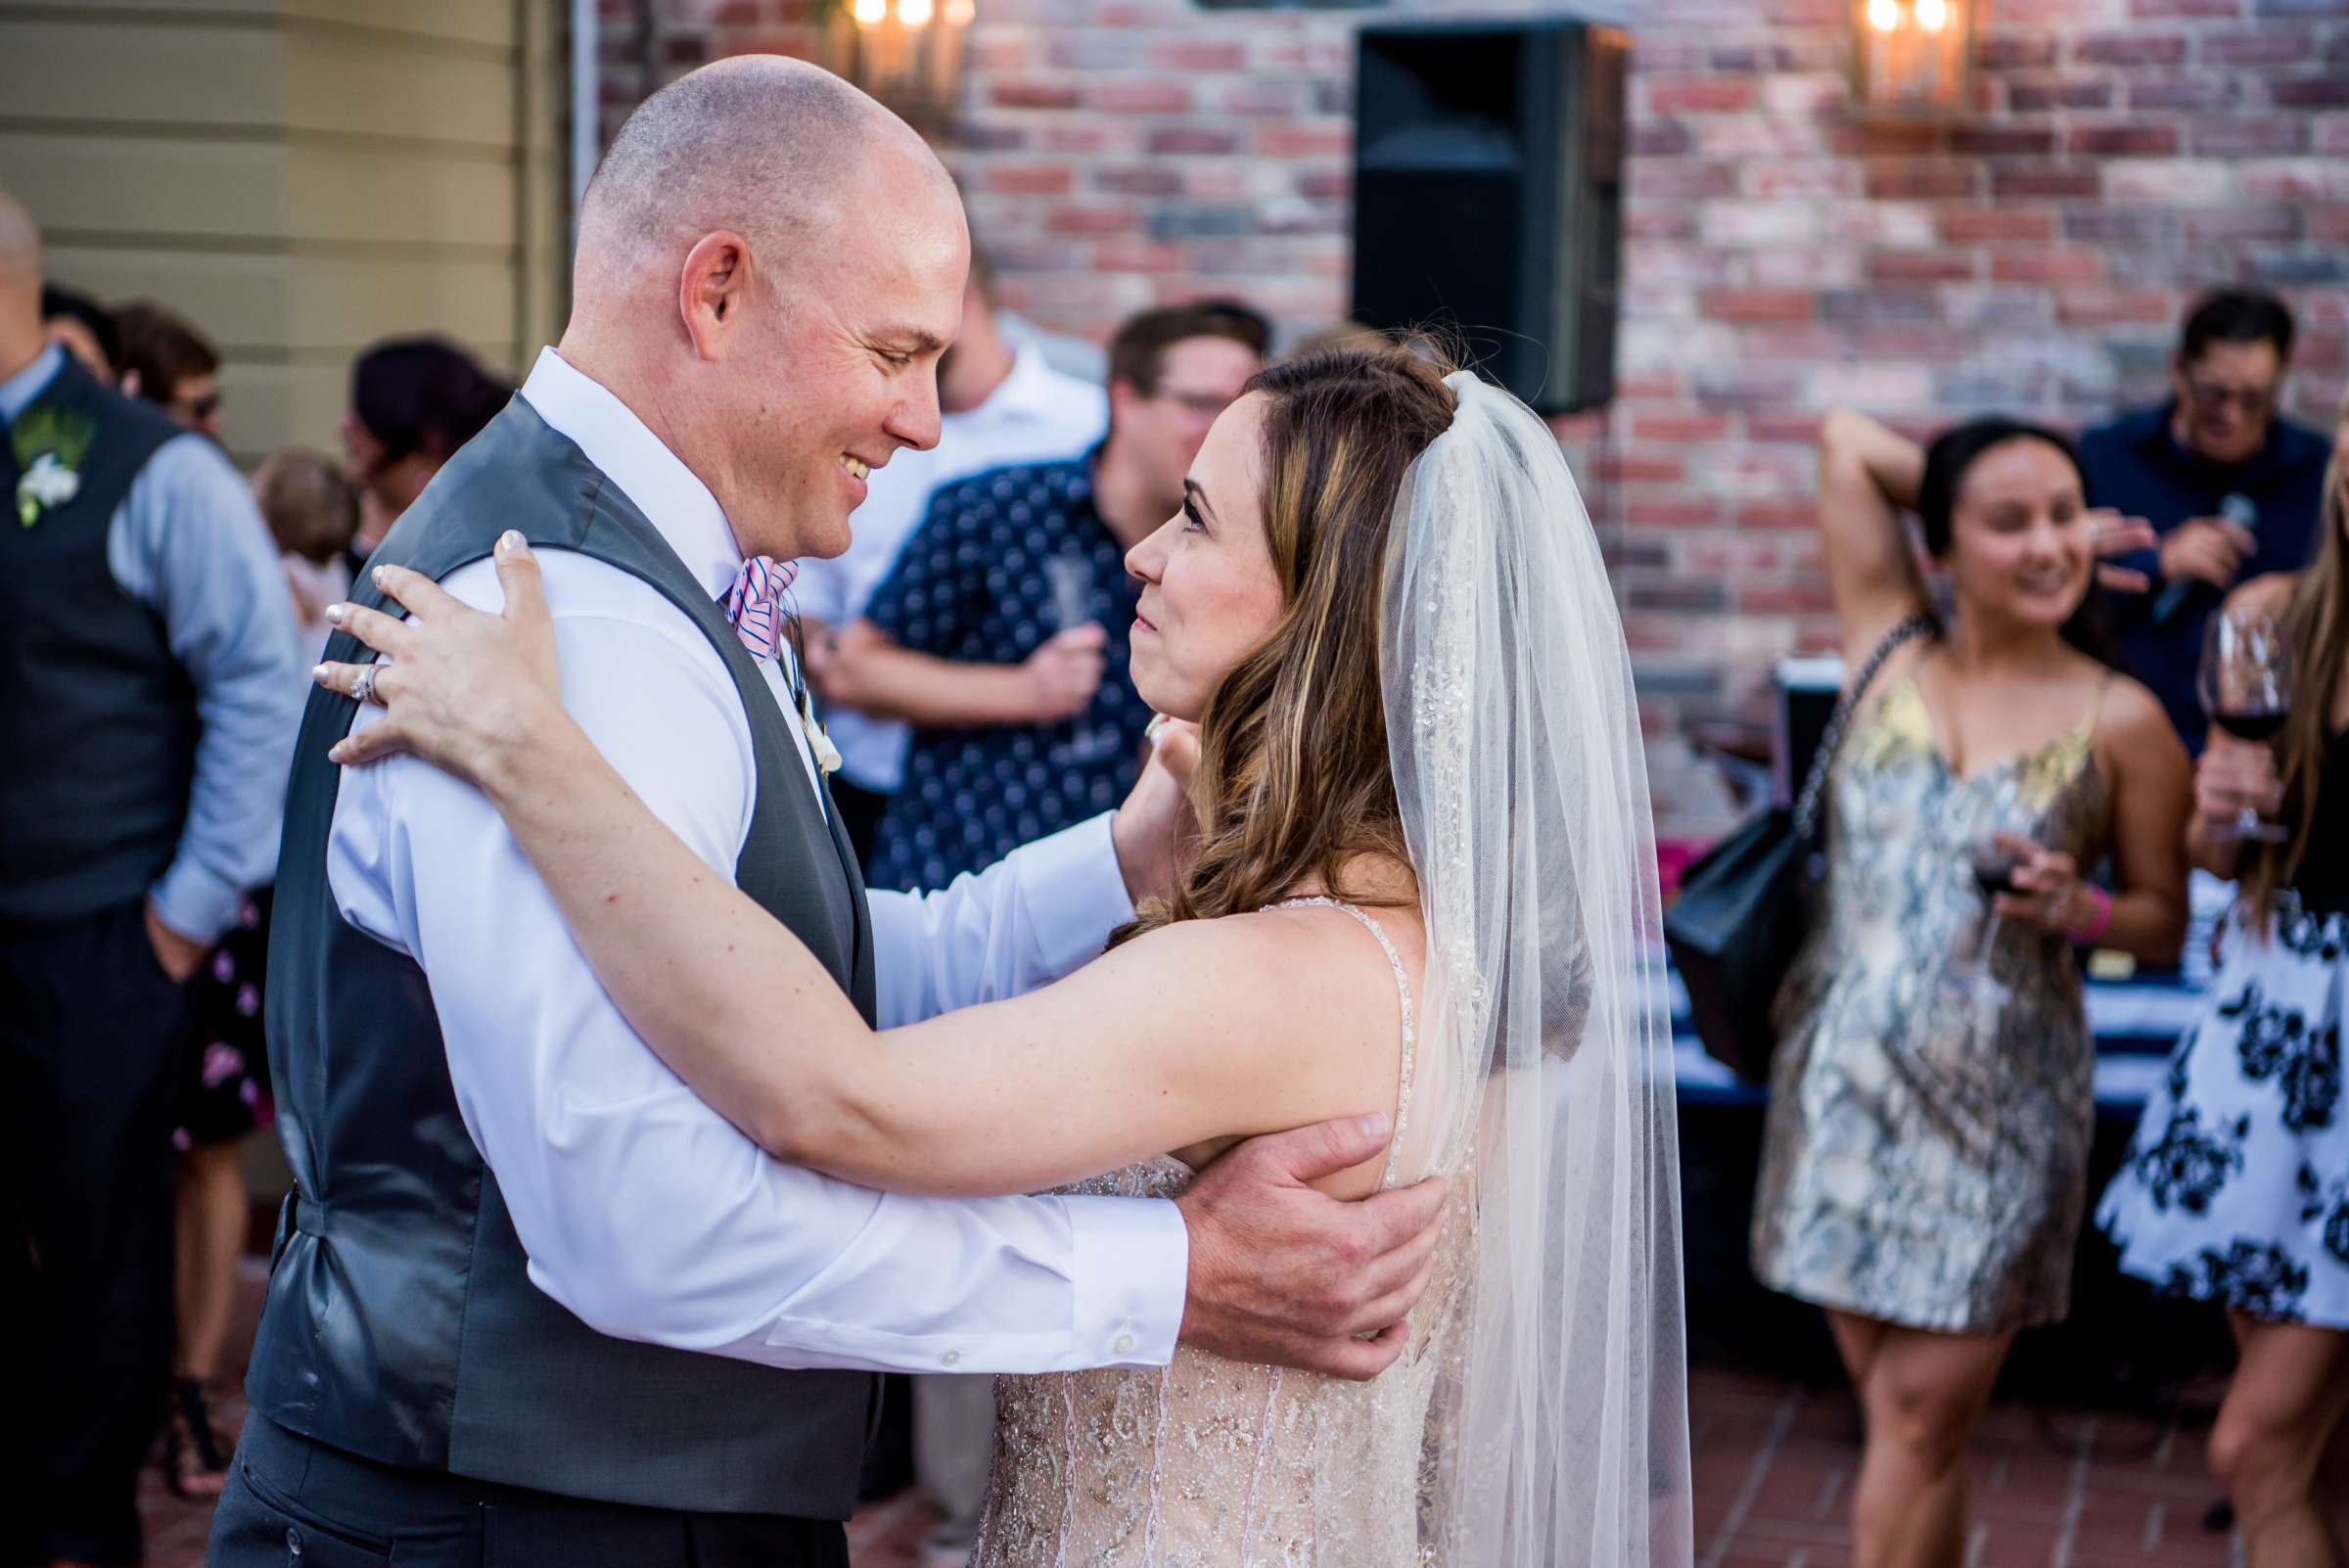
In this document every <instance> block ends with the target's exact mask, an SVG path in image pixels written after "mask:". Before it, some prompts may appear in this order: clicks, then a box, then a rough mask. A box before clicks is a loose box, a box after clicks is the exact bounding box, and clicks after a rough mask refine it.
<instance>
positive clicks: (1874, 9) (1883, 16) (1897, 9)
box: [858, 0, 1901, 32]
mask: <svg viewBox="0 0 2349 1568" xmlns="http://www.w3.org/2000/svg"><path fill="white" fill-rule="evenodd" d="M858 3H859V4H862V3H863V0H858ZM1867 24H1868V25H1869V26H1871V27H1873V28H1875V29H1876V31H1878V32H1891V31H1892V30H1893V29H1894V28H1896V27H1898V26H1899V25H1900V24H1901V0H1867Z"/></svg>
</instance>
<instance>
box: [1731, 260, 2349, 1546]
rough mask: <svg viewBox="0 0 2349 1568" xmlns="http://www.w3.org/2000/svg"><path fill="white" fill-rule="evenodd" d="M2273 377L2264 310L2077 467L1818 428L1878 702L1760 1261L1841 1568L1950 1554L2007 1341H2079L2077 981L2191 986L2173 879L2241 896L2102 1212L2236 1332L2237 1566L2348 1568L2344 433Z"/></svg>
mask: <svg viewBox="0 0 2349 1568" xmlns="http://www.w3.org/2000/svg"><path fill="white" fill-rule="evenodd" d="M2291 346H2292V319H2291V316H2290V314H2289V313H2288V312H2287V311H2286V310H2285V308H2284V306H2283V305H2282V304H2281V303H2280V301H2278V300H2275V299H2272V298H2270V297H2268V296H2265V295H2261V294H2256V293H2247V292H2242V291H2223V292H2220V293H2217V294H2214V295H2212V296H2210V297H2208V298H2207V299H2205V300H2201V301H2199V302H2198V303H2197V304H2196V305H2195V307H2194V308H2193V310H2192V311H2191V313H2190V315H2189V316H2188V319H2187V321H2186V324H2185V330H2184V334H2183V338H2182V341H2181V343H2180V346H2179V348H2178V351H2177V353H2176V356H2175V360H2174V366H2173V378H2172V383H2173V384H2172V394H2171V396H2170V398H2169V399H2168V400H2167V401H2166V402H2165V403H2164V404H2162V405H2161V406H2159V407H2156V408H2149V409H2145V410H2142V411H2140V412H2137V413H2134V414H2130V415H2126V416H2124V417H2122V418H2120V419H2118V420H2115V421H2114V422H2112V423H2111V424H2108V425H2105V426H2102V427H2099V428H2097V429H2096V430H2093V431H2091V432H2089V433H2088V434H2087V435H2086V437H2085V438H2082V439H2081V440H2080V441H2079V442H2077V443H2075V442H2074V441H2073V440H2071V439H2070V438H2068V437H2066V436H2065V435H2064V434H2062V433H2060V432H2057V431H2053V430H2050V429H2047V428H2044V427H2041V426H2037V425H2033V424H2030V423H2027V422H2024V421H2019V420H2013V419H2004V418H1981V419H1973V420H1968V421H1966V422H1964V423H1962V424H1959V425H1957V426H1956V427H1955V428H1952V429H1949V430H1947V431H1944V432H1943V433H1941V434H1940V435H1939V436H1938V437H1936V438H1934V439H1933V440H1931V441H1930V442H1929V443H1927V444H1924V445H1919V444H1918V443H1917V442H1916V441H1913V440H1911V439H1909V438H1905V437H1904V436H1902V435H1899V434H1897V433H1895V432H1894V431H1892V430H1890V429H1888V428H1887V427H1886V426H1884V425H1883V424H1880V423H1878V422H1877V421H1875V420H1872V419H1869V418H1867V417H1865V416H1864V415H1861V414H1858V413H1855V412H1849V411H1845V412H1839V413H1836V414H1833V415H1830V416H1829V417H1828V418H1827V420H1826V422H1825V425H1824V428H1823V431H1822V434H1821V438H1820V483H1819V529H1820V531H1821V535H1822V539H1823V545H1824V557H1825V562H1826V568H1827V575H1828V577H1829V580H1830V585H1831V587H1832V590H1833V594H1834V602H1835V607H1836V611H1837V614H1838V618H1839V621H1840V623H1841V628H1842V633H1843V639H1844V645H1843V650H1842V651H1843V654H1844V658H1845V662H1846V666H1847V668H1848V669H1852V670H1854V671H1856V672H1865V671H1866V670H1867V669H1870V668H1871V667H1874V668H1875V669H1876V672H1875V674H1874V677H1873V678H1872V679H1870V680H1867V681H1866V683H1865V688H1864V689H1856V690H1853V691H1851V692H1848V693H1847V702H1849V703H1850V705H1851V713H1852V720H1851V723H1850V725H1849V727H1848V728H1847V729H1846V730H1845V731H1844V732H1843V735H1842V740H1841V744H1840V747H1839V748H1838V749H1837V750H1836V751H1835V752H1834V754H1833V762H1832V771H1831V773H1830V774H1829V782H1828V787H1827V792H1826V795H1825V797H1824V813H1823V818H1824V822H1825V840H1824V867H1825V869H1824V874H1823V878H1822V881H1821V883H1820V885H1819V894H1818V901H1817V906H1816V919H1815V923H1814V924H1813V926H1812V928H1811V930H1810V931H1809V933H1808V935H1807V938H1806V940H1805V942H1804V945H1802V947H1801V949H1800V951H1799V953H1798V955H1797V957H1796V959H1795V962H1794V966H1793V969H1792V971H1791V973H1790V974H1789V976H1788V977H1787V980H1786V983H1785V985H1784V986H1783V988H1782V989H1781V991H1780V992H1779V995H1778V999H1777V1006H1776V1012H1775V1018H1774V1022H1775V1024H1776V1025H1777V1031H1778V1040H1779V1043H1778V1047H1777V1054H1776V1056H1775V1058H1774V1060H1773V1069H1772V1077H1771V1084H1770V1096H1769V1107H1768V1112H1767V1125H1766V1129H1765V1138H1764V1150H1763V1159H1762V1168H1761V1173H1760V1177H1759V1181H1758V1185H1757V1191H1756V1200H1755V1211H1754V1221H1753V1230H1752V1238H1751V1242H1752V1247H1751V1250H1752V1260H1753V1267H1754V1271H1755V1273H1756V1275H1757V1276H1758V1277H1759V1278H1760V1279H1761V1280H1762V1282H1763V1283H1764V1284H1766V1285H1768V1286H1771V1287H1772V1288H1773V1289H1776V1290H1779V1291H1783V1292H1785V1293H1787V1294H1789V1295H1792V1296H1794V1297H1796V1298H1798V1299H1800V1300H1803V1301H1806V1302H1810V1303H1813V1304H1815V1305H1817V1306H1819V1307H1820V1308H1822V1309H1824V1311H1825V1313H1826V1315H1827V1318H1828V1321H1829V1324H1830V1326H1831V1328H1832V1330H1833V1337H1834V1341H1835V1345H1836V1349H1837V1351H1838V1353H1839V1355H1840V1357H1841V1360H1842V1362H1843V1365H1844V1368H1845V1370H1846V1372H1847V1373H1848V1374H1849V1376H1850V1378H1851V1381H1852V1384H1853V1387H1854V1389H1855V1392H1856V1393H1857V1395H1858V1398H1859V1402H1860V1406H1861V1409H1862V1413H1863V1418H1864V1423H1865V1457H1864V1460H1863V1463H1862V1466H1861V1469H1860V1472H1859V1475H1858V1477H1857V1480H1856V1483H1855V1486H1854V1489H1853V1494H1852V1504H1851V1506H1852V1524H1853V1542H1854V1555H1853V1560H1854V1562H1855V1563H1857V1564H1860V1565H1862V1568H1878V1565H1895V1564H1919V1565H1922V1564H1945V1563H1947V1564H1954V1563H1957V1562H1958V1561H1960V1560H1961V1559H1962V1558H1963V1556H1964V1550H1965V1541H1966V1511H1965V1456H1966V1452H1967V1447H1968V1443H1969V1440H1970V1438H1971V1436H1972V1433H1973V1430H1974V1426H1975V1423H1976V1421H1977V1420H1978V1419H1979V1417H1980V1416H1981V1414H1982V1412H1983V1410H1984V1408H1985V1407H1987V1405H1988V1403H1989V1400H1990V1396H1991V1391H1992V1387H1993V1385H1994V1383H1995V1381H1996V1379H1997V1377H1998V1375H1999V1372H2000V1370H2001V1368H2002V1366H2003V1365H2004V1361H2005V1360H2006V1356H2007V1352H2008V1350H2009V1349H2010V1347H2011V1346H2012V1344H2013V1340H2014V1336H2015V1334H2016V1333H2017V1332H2018V1331H2019V1330H2021V1329H2025V1328H2030V1327H2034V1326H2038V1325H2043V1324H2050V1323H2053V1322H2056V1321H2059V1320H2061V1319H2062V1318H2063V1317H2065V1315H2066V1314H2068V1313H2069V1311H2070V1308H2071V1301H2070V1294H2071V1286H2072V1279H2073V1271H2074V1259H2075V1253H2076V1247H2075V1244H2076V1242H2077V1241H2078V1238H2079V1235H2080V1231H2081V1228H2082V1225H2083V1222H2084V1221H2085V1220H2086V1219H2087V1218H2088V1216H2089V1213H2090V1202H2091V1198H2092V1196H2094V1195H2093V1194H2092V1193H2091V1191H2090V1150H2091V1143H2092V1139H2093V1137H2094V1133H2095V1126H2096V1102H2095V1085H2094V1075H2095V1069H2096V1045H2095V1040H2094V1038H2093V1036H2092V1035H2091V1032H2090V1029H2089V1023H2088V1019H2087V1015H2086V1011H2085V1006H2084V995H2083V981H2082V964H2081V955H2082V954H2083V953H2085V952H2088V951H2090V950H2092V949H2103V950H2107V951H2114V952H2118V953H2122V954H2126V955H2128V956H2129V957H2131V958H2133V959H2135V960H2137V961H2139V962H2142V963H2149V964H2154V965H2165V966H2166V965H2174V964H2176V963H2177V962H2178V961H2179V958H2180V953H2181V947H2182V945H2183V943H2184V942H2185V940H2186V934H2187V929H2188V873H2189V867H2191V868H2193V869H2195V870H2198V871H2200V872H2203V873H2205V874H2207V875H2209V876H2211V877H2214V878H2219V879H2225V880H2226V881H2227V882H2230V883H2232V884H2233V888H2232V907H2231V908H2230V910H2229V912H2228V914H2227V916H2226V919H2225V922H2224V926H2223V929H2222V931H2221V933H2220V938H2219V944H2218V947H2219V950H2218V953H2217V969H2216V976H2215V979H2214V980H2213V982H2212V984H2211V986H2210V988H2209V991H2208V995H2207V999H2206V1003H2205V1012H2204V1014H2203V1017H2202V1018H2201V1020H2200V1022H2199V1023H2198V1024H2197V1025H2196V1026H2195V1027H2194V1028H2193V1029H2192V1030H2190V1031H2189V1032H2188V1034H2187V1036H2186V1038H2184V1039H2183V1040H2182V1041H2180V1043H2179V1044H2178V1046H2177V1048H2176V1051H2175V1053H2174V1054H2173V1056H2172V1057H2171V1059H2170V1061H2169V1064H2168V1068H2167V1071H2166V1072H2165V1073H2164V1074H2163V1075H2162V1078H2161V1081H2160V1083H2159V1084H2158V1085H2157V1086H2156V1087H2155V1088H2154V1090H2153V1092H2152V1093H2151V1095H2150V1097H2149V1099H2148V1101H2147V1103H2146V1104H2145V1106H2144V1109H2143V1112H2142V1118H2141V1120H2140V1122H2139V1124H2138V1128H2137V1131H2136V1134H2135V1139H2134V1142H2133V1143H2132V1144H2131V1146H2130V1148H2129V1150H2128V1153H2127V1156H2126V1158H2125V1160H2124V1162H2123V1163H2122V1165H2121V1167H2120V1170H2119V1173H2118V1175H2117V1176H2115V1177H2114V1178H2113V1179H2112V1180H2111V1181H2110V1182H2109V1183H2108V1184H2107V1186H2106V1187H2105V1189H2104V1191H2103V1193H2102V1196H2101V1200H2100V1202H2099V1203H2098V1204H2097V1206H2096V1210H2095V1217H2096V1222H2097V1223H2098V1225H2099V1226H2100V1227H2101V1228H2102V1229H2103V1230H2104V1231H2105V1232H2106V1233H2107V1234H2108V1235H2109V1236H2110V1237H2111V1239H2112V1241H2113V1242H2114V1243H2115V1244H2116V1246H2117V1247H2118V1249H2119V1256H2120V1266H2121V1268H2122V1269H2123V1270H2124V1271H2125V1272H2127V1273H2129V1274H2131V1275H2134V1276H2136V1277H2138V1278H2140V1279H2142V1280H2143V1281H2145V1282H2146V1283H2147V1284H2149V1285H2150V1286H2152V1287H2154V1288H2155V1289H2156V1290H2159V1291H2161V1292H2165V1293H2168V1294H2170V1295H2173V1296H2177V1297H2184V1298H2189V1299H2192V1300H2198V1301H2202V1302H2205V1303H2209V1304H2212V1305H2213V1306H2215V1307H2216V1308H2219V1309H2223V1311H2224V1313H2225V1314H2226V1318H2227V1322H2228V1326H2229V1328H2230V1330H2231V1331H2232V1333H2233V1337H2234V1342H2235V1347H2236V1351H2237V1358H2236V1365H2235V1368H2234V1373H2233V1376H2232V1379H2231V1381H2230V1384H2229V1388H2228V1392H2227V1395H2226V1397H2225V1400H2224V1402H2223V1404H2222V1406H2221V1408H2220V1410H2219V1412H2218V1416H2217V1421H2216V1425H2215V1427H2214V1428H2213V1431H2212V1435H2211V1442H2210V1451H2209V1459H2210V1464H2211V1467H2212V1469H2213V1470H2214V1472H2215V1473H2216V1474H2217V1476H2218V1477H2220V1478H2221V1479H2222V1480H2224V1482H2225V1483H2226V1485H2227V1487H2228V1490H2229V1494H2230V1498H2231V1500H2232V1505H2233V1510H2234V1519H2235V1522H2236V1523H2237V1525H2238V1526H2239V1528H2240V1529H2241V1531H2242V1534H2243V1538H2244V1542H2245V1545H2246V1549H2247V1561H2248V1562H2249V1564H2250V1565H2251V1568H2336V1565H2338V1564H2339V1563H2340V1561H2341V1558H2340V1556H2339V1550H2340V1544H2339V1542H2338V1541H2337V1540H2336V1539H2335V1536H2334V1524H2333V1522H2332V1520H2331V1519H2330V1518H2329V1517H2328V1514H2327V1507H2328V1503H2327V1499H2325V1498H2324V1497H2323V1496H2322V1495H2321V1493H2320V1489H2319V1485H2318V1481H2319V1476H2320V1474H2321V1472H2322V1467H2323V1464H2324V1460H2325V1455H2326V1447H2327V1444H2328V1442H2331V1441H2333V1440H2334V1439H2335V1437H2336V1435H2337V1434H2338V1432H2339V1430H2340V1428H2341V1425H2342V1415H2343V1412H2344V1410H2345V1409H2349V1098H2345V1097H2344V1092H2343V1077H2342V1071H2341V1029H2342V1024H2343V1020H2344V1015H2345V1014H2349V776H2345V775H2349V456H2345V455H2344V454H2345V452H2349V404H2345V405H2344V406H2343V408H2342V409H2341V411H2340V415H2339V417H2338V419H2337V421H2336V425H2337V428H2336V429H2335V430H2333V431H2332V432H2330V433H2329V437H2328V435H2327V434H2326V433H2321V432H2317V431H2312V430H2308V429H2306V428H2303V427H2301V426H2299V425H2296V424H2294V423H2292V422H2291V421H2289V420H2287V419H2285V418H2283V417H2282V416H2281V414H2280V407H2281V404H2282V397H2283V392H2284V382H2285V377H2286V374H2287V370H2288V365H2289V358H2290V352H2291ZM1912 517H1913V518H1914V519H1915V520H1916V521H1917V522H1918V523H1919V524H1921V539H1922V544H1923V550H1922V552H1921V555H1920V552H1918V551H1917V550H1916V549H1915V548H1914V546H1913V543H1912V540H1911V533H1910V531H1909V528H1908V522H1909V519H1911V518H1912ZM2214 721H2215V722H2214ZM2339 1500H2340V1499H2331V1505H2335V1506H2337V1504H2338V1502H2339Z"/></svg>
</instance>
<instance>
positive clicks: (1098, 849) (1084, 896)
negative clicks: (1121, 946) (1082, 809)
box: [1009, 811, 1133, 976]
mask: <svg viewBox="0 0 2349 1568" xmlns="http://www.w3.org/2000/svg"><path fill="white" fill-rule="evenodd" d="M1115 814H1116V813H1114V812H1110V811H1104V812H1102V813H1101V814H1100V815H1099V816H1096V817H1094V818H1092V819H1091V820H1089V821H1084V822H1080V823H1078V824H1077V825H1076V826H1075V827H1072V828H1063V829H1061V830H1060V831H1059V832H1058V833H1055V834H1053V835H1051V836H1050V837H1049V838H1041V839H1037V840H1036V842H1035V843H1033V844H1027V845H1022V846H1021V847H1020V848H1019V849H1017V850H1014V851H1012V853H1011V854H1010V856H1009V859H1010V862H1011V864H1012V866H1013V868H1014V873H1015V875H1017V877H1018V878H1019V889H1020V899H1021V905H1022V907H1023V908H1025V909H1026V910H1027V912H1028V918H1029V920H1030V922H1031V928H1030V929H1031V930H1032V932H1033V933H1034V938H1035V942H1036V954H1037V957H1038V962H1039V965H1040V967H1041V968H1042V969H1043V971H1044V972H1045V973H1046V974H1048V975H1054V976H1058V975H1065V974H1068V973H1069V972H1070V971H1072V970H1074V969H1076V968H1077V967H1078V966H1079V965H1081V964H1086V963H1090V962H1091V961H1092V960H1093V959H1095V958H1098V957H1100V956H1101V946H1102V945H1103V944H1104V943H1106V942H1108V941H1109V934H1110V933H1111V932H1112V931H1115V930H1116V929H1117V928H1118V927H1120V926H1122V925H1124V924H1125V923H1126V922H1127V921H1128V920H1131V919H1132V918H1133V900H1132V899H1129V898H1128V897H1127V896H1126V873H1125V872H1123V871H1121V870H1120V869H1118V847H1117V845H1116V843H1115V842H1114V841H1113V840H1112V839H1111V838H1110V832H1109V822H1110V818H1111V817H1112V816H1113V815H1115Z"/></svg>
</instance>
